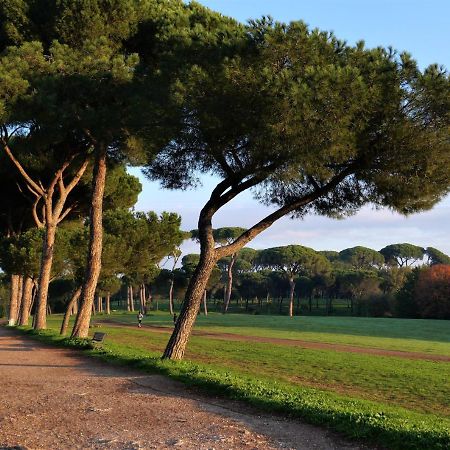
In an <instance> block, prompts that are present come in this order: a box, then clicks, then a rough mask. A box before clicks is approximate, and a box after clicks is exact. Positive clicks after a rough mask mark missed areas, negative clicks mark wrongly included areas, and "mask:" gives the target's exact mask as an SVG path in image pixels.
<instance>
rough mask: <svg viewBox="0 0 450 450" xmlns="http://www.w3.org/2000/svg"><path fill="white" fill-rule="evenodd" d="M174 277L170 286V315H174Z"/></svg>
mask: <svg viewBox="0 0 450 450" xmlns="http://www.w3.org/2000/svg"><path fill="white" fill-rule="evenodd" d="M173 283H174V280H173V278H172V279H171V280H170V288H169V311H170V315H171V316H173Z"/></svg>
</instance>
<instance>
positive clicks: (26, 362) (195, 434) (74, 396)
mask: <svg viewBox="0 0 450 450" xmlns="http://www.w3.org/2000/svg"><path fill="white" fill-rule="evenodd" d="M0 382H1V402H0V449H13V448H16V449H45V450H49V449H121V450H124V449H128V450H132V449H135V450H137V449H172V448H175V449H176V448H179V449H188V450H190V449H196V450H197V449H199V450H202V449H205V450H206V449H211V450H213V449H216V450H219V449H308V450H310V449H330V450H331V449H343V450H344V449H345V450H356V449H367V448H369V447H367V446H365V445H361V444H357V443H356V444H355V443H354V442H351V443H350V442H347V441H345V440H344V439H342V438H341V437H339V436H338V435H336V434H334V433H332V432H330V431H329V430H327V429H324V428H319V427H314V426H311V425H308V424H305V423H302V422H300V421H292V420H288V419H285V418H282V417H280V416H276V415H270V414H262V413H260V412H258V411H257V410H254V409H253V408H250V407H248V406H246V405H244V404H242V403H240V402H233V401H228V400H223V399H218V398H211V397H206V396H203V395H200V394H199V393H198V392H195V391H193V390H189V389H188V388H186V387H185V386H184V385H182V384H180V383H177V382H175V381H172V380H169V379H167V378H165V377H163V376H159V375H147V374H143V373H141V372H137V371H133V370H128V369H127V368H123V367H115V366H112V365H109V364H107V363H102V362H100V361H96V360H93V359H92V358H88V357H86V356H83V355H82V354H81V353H80V352H77V351H74V350H65V349H59V348H54V347H49V346H46V345H44V344H42V343H39V342H36V341H33V340H30V339H29V338H26V337H23V336H20V335H18V334H17V333H16V332H14V331H13V330H9V329H7V328H5V327H0Z"/></svg>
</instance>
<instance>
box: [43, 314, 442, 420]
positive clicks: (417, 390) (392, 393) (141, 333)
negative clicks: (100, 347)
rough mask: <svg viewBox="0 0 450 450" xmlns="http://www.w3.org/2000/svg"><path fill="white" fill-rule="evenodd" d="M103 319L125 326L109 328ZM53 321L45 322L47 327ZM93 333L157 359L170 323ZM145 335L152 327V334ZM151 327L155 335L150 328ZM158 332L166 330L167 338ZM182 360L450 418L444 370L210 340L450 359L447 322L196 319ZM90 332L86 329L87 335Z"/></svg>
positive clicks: (436, 364)
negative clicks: (348, 347) (287, 342)
mask: <svg viewBox="0 0 450 450" xmlns="http://www.w3.org/2000/svg"><path fill="white" fill-rule="evenodd" d="M103 319H107V320H113V321H115V322H117V323H122V324H124V325H127V326H126V327H117V326H116V327H114V326H110V325H108V324H107V323H101V321H102V320H103ZM60 320H61V318H60V317H58V316H53V317H52V319H51V320H50V324H51V326H54V327H55V328H56V327H57V326H59V322H60ZM94 321H95V322H96V323H97V326H100V327H101V329H102V331H105V332H107V333H108V337H107V339H106V342H105V344H104V347H105V349H107V350H108V349H109V350H111V351H114V353H119V354H123V355H124V356H125V355H126V356H127V357H129V356H134V357H136V358H142V357H146V356H158V355H160V354H161V352H162V350H163V349H164V346H165V344H166V343H167V340H168V337H169V332H170V330H171V328H172V319H171V317H170V316H169V315H168V314H167V313H164V312H157V313H155V312H152V313H151V314H150V315H149V316H147V317H145V318H144V325H146V326H145V327H143V328H141V329H139V328H137V326H136V317H135V314H134V313H133V314H131V313H130V314H124V313H114V314H112V315H111V316H102V315H97V316H95V318H94ZM152 327H155V328H153V329H152ZM156 327H157V328H156ZM160 327H167V332H164V331H163V330H161V328H160ZM195 329H196V330H198V331H199V332H202V333H208V335H207V336H202V335H197V336H196V335H194V336H193V337H192V338H191V340H190V343H189V347H188V350H187V353H186V359H188V360H191V361H194V362H198V363H199V364H202V365H207V366H208V367H211V368H212V369H217V370H227V371H230V372H231V373H232V374H233V375H236V376H239V375H243V376H247V377H251V378H256V379H259V380H262V381H266V382H269V383H270V381H271V380H272V381H276V382H277V383H282V384H284V385H286V386H298V387H307V388H308V387H309V388H311V387H312V388H315V389H318V390H320V391H323V392H333V393H336V394H339V395H340V396H343V397H346V398H355V399H356V398H358V399H365V400H371V401H375V402H377V403H379V404H380V407H382V405H389V406H394V407H395V406H399V407H402V408H405V409H407V410H410V411H415V412H418V413H427V414H429V413H432V414H435V415H438V416H441V417H446V419H447V420H449V417H450V401H449V399H450V362H446V361H432V360H426V359H423V360H422V359H408V358H403V357H395V356H380V355H373V354H364V353H350V352H345V351H335V350H333V349H332V348H327V349H305V348H299V347H293V346H288V345H283V344H282V343H281V344H280V343H267V342H264V343H262V342H251V341H239V340H226V339H224V337H223V336H222V337H221V338H220V339H219V336H217V338H215V337H214V334H219V335H220V334H221V333H231V334H234V335H236V337H235V338H234V339H238V335H243V336H261V337H271V338H282V339H298V340H303V341H311V342H326V343H331V344H333V343H336V344H347V345H353V346H359V347H366V348H378V349H386V350H400V351H402V350H403V351H408V352H421V353H428V354H430V355H446V356H448V355H450V322H448V321H433V320H405V319H372V318H349V317H345V318H337V317H294V318H292V319H291V318H289V317H284V316H252V315H237V314H235V315H233V314H229V315H222V314H217V313H212V314H209V315H208V316H207V317H205V316H204V315H200V316H199V317H198V319H197V323H196V327H195ZM95 330H98V328H96V327H95V328H93V329H92V331H95Z"/></svg>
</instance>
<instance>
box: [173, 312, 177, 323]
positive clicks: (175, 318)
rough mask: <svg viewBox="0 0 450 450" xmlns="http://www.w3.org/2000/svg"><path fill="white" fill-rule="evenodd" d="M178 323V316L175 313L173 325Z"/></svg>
mask: <svg viewBox="0 0 450 450" xmlns="http://www.w3.org/2000/svg"><path fill="white" fill-rule="evenodd" d="M176 323H177V314H176V313H174V315H173V324H174V325H175V324H176Z"/></svg>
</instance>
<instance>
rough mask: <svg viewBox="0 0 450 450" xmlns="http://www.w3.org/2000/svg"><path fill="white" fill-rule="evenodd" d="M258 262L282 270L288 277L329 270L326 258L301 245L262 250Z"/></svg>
mask: <svg viewBox="0 0 450 450" xmlns="http://www.w3.org/2000/svg"><path fill="white" fill-rule="evenodd" d="M259 264H260V265H261V266H264V267H268V268H271V269H275V270H282V271H284V272H285V273H286V275H287V276H288V277H289V278H293V277H294V276H297V275H316V274H319V273H326V272H329V271H330V270H331V266H330V264H329V262H328V260H327V259H326V258H325V257H324V256H322V255H320V254H318V253H317V252H316V251H314V250H313V249H312V248H308V247H303V246H301V245H287V246H285V247H274V248H269V249H266V250H262V251H261V252H260V253H259Z"/></svg>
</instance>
